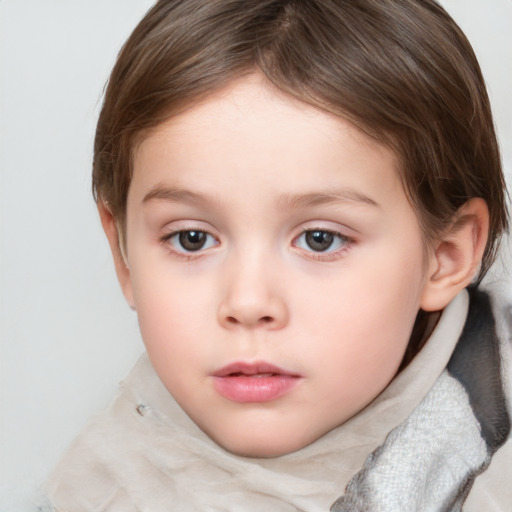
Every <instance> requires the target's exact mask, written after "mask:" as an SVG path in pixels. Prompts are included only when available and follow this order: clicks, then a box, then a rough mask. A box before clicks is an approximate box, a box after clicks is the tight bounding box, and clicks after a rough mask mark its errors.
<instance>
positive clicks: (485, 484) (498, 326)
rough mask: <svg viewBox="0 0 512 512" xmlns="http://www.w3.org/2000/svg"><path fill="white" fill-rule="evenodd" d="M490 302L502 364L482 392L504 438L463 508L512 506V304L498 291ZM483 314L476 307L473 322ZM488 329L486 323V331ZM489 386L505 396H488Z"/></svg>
mask: <svg viewBox="0 0 512 512" xmlns="http://www.w3.org/2000/svg"><path fill="white" fill-rule="evenodd" d="M489 304H490V311H491V312H492V318H493V324H494V330H495V333H496V337H497V339H498V341H499V343H498V347H499V361H500V365H499V368H498V369H495V370H494V371H493V372H492V374H490V372H489V374H488V376H487V379H486V380H487V381H488V382H490V384H491V388H488V389H487V391H486V390H483V392H482V393H481V395H482V396H483V398H484V399H485V400H490V401H489V402H488V403H490V404H494V408H495V412H494V417H495V418H496V420H495V422H496V425H497V427H498V428H499V429H501V430H502V432H503V435H504V437H505V439H503V442H502V443H500V444H499V446H496V450H495V452H494V453H493V455H492V459H491V462H490V464H489V467H488V468H487V469H486V471H484V472H483V473H482V474H481V475H479V476H478V477H477V478H476V480H475V482H474V484H473V487H472V489H471V492H470V494H469V496H468V498H467V500H466V502H465V504H464V512H481V511H482V510H485V511H486V512H506V511H509V510H511V508H512V463H511V461H512V437H511V430H510V416H511V412H512V364H511V363H512V305H511V303H510V300H506V299H504V298H503V297H500V296H498V295H493V296H490V298H489ZM481 317H482V313H481V311H474V312H473V318H476V322H475V321H474V319H473V323H476V324H483V325H485V322H483V320H482V319H481ZM471 321H472V319H468V322H471ZM489 330H490V328H489V326H487V331H489ZM481 364H482V366H483V368H477V371H479V372H480V373H482V372H485V373H487V371H486V370H485V366H486V365H488V364H489V361H488V359H487V358H485V359H483V360H481ZM488 370H491V369H490V368H489V369H488ZM489 389H492V390H493V394H494V395H495V396H496V395H499V394H501V396H502V399H501V400H500V401H499V402H496V401H495V398H493V397H490V398H489ZM499 418H501V420H499ZM507 427H508V428H507Z"/></svg>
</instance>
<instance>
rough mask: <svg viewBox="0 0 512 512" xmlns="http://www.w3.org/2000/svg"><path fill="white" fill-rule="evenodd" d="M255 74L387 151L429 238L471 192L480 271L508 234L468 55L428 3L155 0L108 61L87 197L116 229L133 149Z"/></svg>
mask: <svg viewBox="0 0 512 512" xmlns="http://www.w3.org/2000/svg"><path fill="white" fill-rule="evenodd" d="M255 70H259V71H261V72H262V73H264V74H265V75H266V77H267V78H268V79H269V80H270V81H271V82H272V83H273V84H274V85H275V86H277V87H278V88H279V89H281V90H282V91H285V92H286V93H288V94H290V95H292V96H294V97H296V98H299V99H300V100H302V101H304V102H306V103H308V104H311V105H314V106H316V107H318V108H321V109H323V110H326V111H328V112H331V113H334V114H337V115H340V116H342V117H344V118H346V119H349V120H350V121H352V122H353V123H355V124H356V125H357V126H359V127H360V128H361V129H362V130H364V131H365V132H366V133H368V134H370V135H372V136H373V137H375V138H377V139H378V140H379V141H381V142H383V143H385V144H387V145H389V146H391V147H392V148H393V149H394V150H395V151H396V152H397V154H398V156H399V158H400V160H401V164H402V169H401V172H402V179H403V183H404V187H405V190H406V192H407V194H408V196H409V199H410V201H411V203H412V204H413V206H414V208H415V210H416V212H417V215H418V218H419V220H420V223H421V226H422V229H423V231H424V234H425V237H426V239H427V240H432V239H435V237H436V234H439V233H440V232H442V231H443V230H445V229H446V228H447V226H448V225H449V224H451V223H452V222H453V220H454V219H455V218H456V214H457V211H458V209H459V208H460V207H461V206H462V205H463V204H464V203H465V202H466V201H467V200H468V199H470V198H472V197H481V198H483V199H484V200H485V201H486V202H487V205H488V207H489V210H490V235H489V240H488V243H487V247H486V251H485V254H484V258H483V262H482V266H481V272H480V277H482V276H483V275H484V273H485V272H486V270H487V269H488V267H489V266H490V264H491V263H492V261H493V258H494V255H495V251H496V249H497V245H498V242H499V239H500V236H501V234H502V232H503V231H504V230H506V228H507V226H508V216H507V209H506V204H505V202H506V191H505V183H504V178H503V174H502V170H501V163H500V155H499V150H498V145H497V141H496V135H495V132H494V126H493V121H492V115H491V109H490V105H489V100H488V96H487V92H486V88H485V84H484V80H483V78H482V75H481V72H480V68H479V65H478V62H477V60H476V57H475V55H474V53H473V50H472V48H471V46H470V44H469V42H468V41H467V39H466V38H465V36H464V34H463V33H462V32H461V30H460V29H459V27H458V26H457V25H456V24H455V22H454V21H453V20H452V19H451V18H450V16H449V15H448V14H447V13H446V12H445V11H444V10H443V9H442V8H441V7H440V6H439V5H438V4H437V3H436V2H435V1H434V0H257V1H247V0H160V1H159V2H158V3H157V4H156V5H155V6H154V7H153V8H152V9H151V10H150V11H149V12H148V13H147V15H146V16H145V17H144V19H143V20H142V21H141V22H140V24H139V25H138V26H137V28H136V29H135V31H134V32H133V34H132V35H131V36H130V38H129V39H128V41H127V42H126V44H125V45H124V47H123V48H122V50H121V52H120V54H119V57H118V60H117V63H116V65H115V67H114V69H113V71H112V74H111V76H110V80H109V83H108V86H107V89H106V93H105V99H104V104H103V108H102V111H101V114H100V118H99V121H98V127H97V132H96V140H95V154H94V165H93V189H94V193H95V197H96V199H97V200H101V201H104V202H105V203H107V204H108V205H109V207H110V208H111V211H112V213H113V214H114V216H115V218H116V220H117V221H118V223H119V224H120V226H124V221H125V209H126V200H127V195H128V189H129V186H130V180H131V174H132V157H133V153H134V150H135V149H136V148H137V145H138V144H139V143H140V142H141V141H142V140H143V139H144V137H146V136H147V134H148V133H149V132H150V131H151V130H152V129H154V128H155V127H157V126H158V125H159V124H160V123H162V122H163V121H164V120H166V119H167V118H169V117H170V116H172V115H175V114H176V113H178V112H179V111H181V110H182V109H184V108H186V107H187V106H190V105H191V104H193V103H194V102H196V101H199V100H201V99H202V98H204V97H206V96H207V95H209V94H211V93H212V92H213V91H215V90H218V89H219V88H221V87H223V86H225V85H226V84H227V83H228V82H230V81H231V80H233V79H235V78H238V77H240V76H242V75H244V74H245V73H250V72H253V71H255ZM276 172H278V171H276Z"/></svg>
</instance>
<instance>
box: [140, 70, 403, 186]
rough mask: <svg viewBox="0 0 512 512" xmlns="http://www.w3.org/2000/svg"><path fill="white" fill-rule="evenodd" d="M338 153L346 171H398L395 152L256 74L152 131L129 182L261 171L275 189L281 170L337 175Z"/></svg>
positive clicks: (240, 176)
mask: <svg viewBox="0 0 512 512" xmlns="http://www.w3.org/2000/svg"><path fill="white" fill-rule="evenodd" d="M340 154H343V165H344V167H345V168H346V169H351V168H356V167H358V166H361V165H362V166H367V167H370V166H373V167H375V168H377V167H378V168H385V167H387V168H390V169H393V171H396V170H397V169H398V167H399V164H398V159H397V158H396V155H395V153H394V152H393V151H391V150H390V149H389V148H388V147H387V146H384V145H383V144H381V143H379V142H378V141H376V140H375V139H373V138H371V137H370V136H368V135H367V134H365V133H363V132H362V131H361V130H359V129H358V128H357V127H356V126H354V125H353V124H352V123H350V122H349V121H347V120H345V119H343V118H341V117H339V116H335V115H333V114H330V113H327V112H325V111H322V110H319V109H317V108H315V107H312V106H310V105H308V104H306V103H304V102H301V101H299V100H297V99H295V98H292V97H290V96H288V95H286V94H285V93H283V92H281V91H280V90H278V89H277V88H275V87H274V86H272V84H270V83H269V82H268V81H266V80H265V78H263V77H261V76H260V75H259V74H254V75H249V76H246V77H243V78H241V79H238V80H236V81H234V82H232V83H230V84H229V85H228V86H227V87H225V88H223V89H221V90H220V91H217V92H216V93H214V94H212V95H211V96H209V97H207V98H206V99H205V100H203V101H202V102H200V103H198V104H195V105H193V106H192V107H190V108H189V109H187V110H186V111H185V112H183V113H181V114H180V115H178V116H175V117H172V118H170V119H169V120H168V121H166V122H164V123H162V124H161V125H160V126H158V127H157V128H156V130H154V131H153V132H152V133H151V134H150V135H149V136H148V137H147V138H146V139H145V140H144V141H143V142H142V143H141V144H140V145H139V146H138V148H137V151H136V153H135V158H134V181H136V182H137V183H140V182H141V181H143V182H145V181H148V180H153V181H154V180H155V179H159V176H160V178H162V179H164V178H165V176H164V175H165V174H167V175H168V176H167V178H169V177H170V175H171V174H172V179H173V180H178V181H180V180H181V179H189V178H191V176H192V174H193V175H197V177H198V178H202V179H203V181H204V183H203V185H204V186H207V184H208V181H210V180H211V179H212V178H214V177H215V176H217V175H219V174H222V175H223V176H225V177H227V175H228V174H230V176H231V178H232V179H233V180H236V181H240V180H243V177H244V176H245V175H247V176H248V175H250V174H251V171H257V170H258V169H257V168H259V170H261V169H262V168H264V169H270V170H272V171H273V172H270V173H268V175H269V176H271V178H272V180H273V182H274V185H275V186H276V187H279V185H280V178H281V177H282V176H284V173H283V172H282V170H283V169H284V168H287V169H293V168H295V169H296V176H297V178H299V176H300V174H301V173H300V170H301V169H308V170H310V171H311V172H312V173H313V175H312V178H313V179H314V172H315V171H316V170H317V169H318V168H331V169H338V168H339V167H340V164H341V162H340ZM217 165H221V166H222V169H218V168H217V167H216V166H217ZM171 171H172V172H171ZM395 174H396V173H395ZM158 175H159V176H158ZM347 176H348V174H347ZM392 181H393V182H394V181H395V180H392ZM146 185H149V183H147V184H146ZM325 185H326V186H328V184H327V183H326V184H325Z"/></svg>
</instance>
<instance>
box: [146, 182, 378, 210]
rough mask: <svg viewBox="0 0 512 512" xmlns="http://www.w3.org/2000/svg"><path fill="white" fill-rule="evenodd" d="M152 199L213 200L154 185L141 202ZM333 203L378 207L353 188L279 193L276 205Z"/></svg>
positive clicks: (203, 203)
mask: <svg viewBox="0 0 512 512" xmlns="http://www.w3.org/2000/svg"><path fill="white" fill-rule="evenodd" d="M152 200H160V201H167V202H172V203H174V202H184V203H189V204H194V205H197V206H206V205H209V204H212V203H214V202H215V201H214V200H212V199H210V198H209V197H208V196H206V195H203V194H201V193H197V192H193V191H191V190H187V189H181V188H169V187H166V186H163V185H156V186H155V187H153V188H152V189H151V190H150V191H149V192H148V193H147V194H146V195H145V196H144V198H143V200H142V203H143V204H144V203H148V202H149V201H152ZM334 203H362V204H364V205H369V206H372V207H377V208H378V207H380V205H379V203H377V201H375V200H374V199H372V198H371V197H369V196H367V195H366V194H363V193H361V192H359V191H357V190H353V189H338V190H332V191H327V192H309V193H304V194H281V195H280V197H279V199H278V202H277V204H278V207H279V209H282V210H299V209H302V208H312V207H315V206H322V205H328V204H334Z"/></svg>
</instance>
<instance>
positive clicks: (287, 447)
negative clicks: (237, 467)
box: [210, 433, 314, 459]
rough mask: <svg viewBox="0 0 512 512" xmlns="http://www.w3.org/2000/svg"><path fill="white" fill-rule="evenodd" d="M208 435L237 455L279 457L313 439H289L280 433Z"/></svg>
mask: <svg viewBox="0 0 512 512" xmlns="http://www.w3.org/2000/svg"><path fill="white" fill-rule="evenodd" d="M210 437H211V438H212V439H213V440H214V441H215V442H216V443H217V444H218V445H219V446H221V447H222V448H224V449H225V450H227V451H228V452H231V453H233V454H234V455H237V456H239V457H249V458H264V459H269V458H273V457H280V456H282V455H286V454H288V453H292V452H296V451H298V450H300V449H301V448H304V447H305V446H307V445H308V444H310V443H312V442H313V441H314V439H311V440H309V441H305V440H302V439H290V436H284V435H281V436H279V437H278V438H275V437H273V436H254V433H253V435H252V436H250V437H245V436H242V437H238V436H226V438H222V439H221V438H219V437H214V436H212V435H210Z"/></svg>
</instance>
